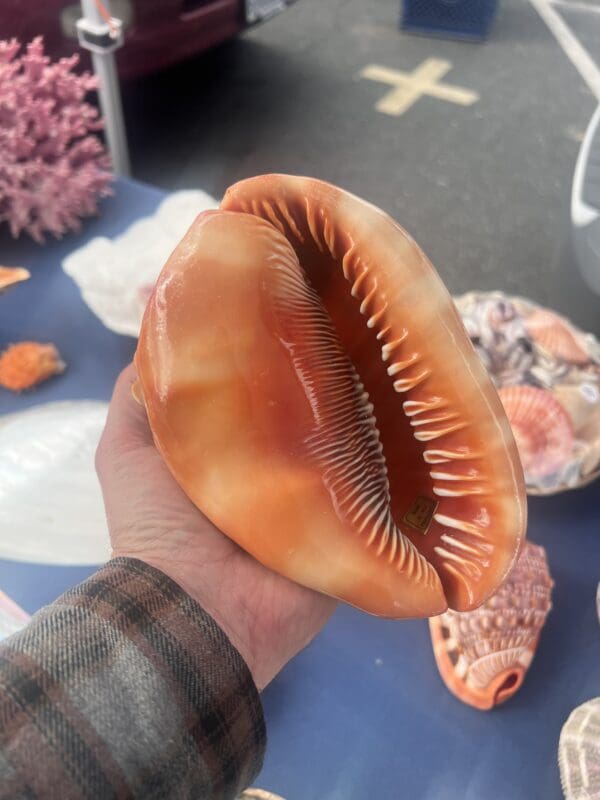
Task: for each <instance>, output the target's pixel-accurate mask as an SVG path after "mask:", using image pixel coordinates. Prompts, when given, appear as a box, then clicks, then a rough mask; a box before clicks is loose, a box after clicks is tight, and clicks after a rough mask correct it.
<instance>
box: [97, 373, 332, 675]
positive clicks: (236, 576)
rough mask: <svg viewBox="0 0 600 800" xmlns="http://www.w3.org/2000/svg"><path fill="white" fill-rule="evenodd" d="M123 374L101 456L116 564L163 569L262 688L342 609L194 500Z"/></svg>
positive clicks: (128, 375)
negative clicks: (133, 561) (229, 532)
mask: <svg viewBox="0 0 600 800" xmlns="http://www.w3.org/2000/svg"><path fill="white" fill-rule="evenodd" d="M134 380H135V370H134V368H133V366H129V367H127V368H126V369H125V370H124V371H123V372H122V373H121V375H120V376H119V379H118V380H117V383H116V385H115V390H114V394H113V397H112V400H111V403H110V408H109V412H108V419H107V421H106V427H105V429H104V432H103V434H102V438H101V440H100V444H99V446H98V451H97V453H96V470H97V472H98V477H99V479H100V485H101V487H102V493H103V495H104V505H105V508H106V516H107V520H108V529H109V532H110V538H111V543H112V548H113V557H115V558H116V557H118V556H126V557H130V558H137V559H140V560H141V561H145V562H146V563H147V564H151V565H152V566H154V567H156V568H157V569H160V570H161V571H162V572H164V573H165V574H166V575H168V576H169V577H170V578H172V579H173V580H174V581H175V582H176V583H178V584H179V585H180V586H181V587H182V589H184V590H185V591H186V592H187V593H188V594H189V595H190V596H191V597H193V598H194V599H195V600H196V601H197V602H198V603H199V604H200V605H201V606H202V608H204V610H205V611H207V612H208V613H209V614H210V615H211V616H212V617H213V619H214V620H215V621H216V622H217V623H218V624H219V625H220V626H221V628H222V629H223V630H224V631H225V633H226V634H227V636H228V637H229V639H230V641H231V643H232V644H233V645H234V647H236V648H237V650H238V651H239V653H240V654H241V656H242V657H243V658H244V660H245V662H246V664H247V665H248V667H249V669H250V671H251V673H252V676H253V678H254V682H255V683H256V685H257V687H258V688H259V690H262V689H263V688H264V687H265V686H266V685H267V684H268V683H269V682H270V681H271V680H272V678H274V677H275V675H276V674H277V673H278V672H279V670H280V669H281V668H282V667H283V666H284V665H285V664H286V663H287V662H288V661H289V659H290V658H292V657H293V656H294V655H296V653H298V652H299V651H300V650H301V649H302V648H303V647H305V646H306V645H307V644H308V643H309V642H310V641H311V640H312V639H313V637H314V636H315V635H316V634H317V633H318V631H319V630H320V629H321V628H322V627H323V625H324V624H325V622H326V621H327V619H328V618H329V616H330V615H331V613H332V612H333V610H334V608H335V601H334V600H332V599H331V598H329V597H326V596H324V595H321V594H318V593H317V592H313V591H312V590H310V589H306V588H304V587H303V586H299V585H298V584H295V583H293V582H292V581H290V580H288V579H286V578H283V577H281V576H280V575H277V574H275V573H274V572H271V570H269V569H267V568H266V567H263V566H262V564H259V562H258V561H256V560H255V559H254V558H252V557H251V556H250V555H248V554H247V553H246V552H244V551H243V550H242V549H241V548H240V547H238V546H237V545H236V544H235V543H234V542H232V541H231V540H230V539H228V538H227V537H226V536H224V535H223V534H222V533H221V531H220V530H218V528H216V527H215V526H214V525H213V524H212V523H211V522H210V521H209V520H208V519H207V518H206V517H205V516H204V515H203V514H202V513H201V512H200V511H199V510H198V509H197V508H196V506H194V505H193V504H192V502H191V501H190V500H189V499H188V497H187V495H185V494H184V492H183V490H182V489H181V488H180V487H179V485H178V484H177V483H176V482H175V479H174V478H173V476H172V475H171V473H170V472H169V470H168V468H167V466H166V464H165V463H164V461H163V459H162V457H161V456H160V454H159V453H158V451H157V450H156V448H155V447H154V443H153V440H152V433H151V431H150V427H149V425H148V421H147V418H146V412H145V411H144V409H143V408H142V407H141V406H140V405H138V403H136V401H135V400H134V399H133V397H132V395H131V384H132V383H133V381H134Z"/></svg>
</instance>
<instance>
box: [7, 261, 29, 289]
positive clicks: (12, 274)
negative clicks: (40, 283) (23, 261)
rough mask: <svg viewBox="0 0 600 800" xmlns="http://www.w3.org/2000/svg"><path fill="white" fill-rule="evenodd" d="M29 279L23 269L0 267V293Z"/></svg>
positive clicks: (27, 273)
mask: <svg viewBox="0 0 600 800" xmlns="http://www.w3.org/2000/svg"><path fill="white" fill-rule="evenodd" d="M30 277H31V274H30V272H29V270H26V269H25V268H24V267H0V292H4V291H5V290H6V289H9V288H10V287H11V286H14V285H15V284H16V283H21V282H22V281H26V280H28V279H29V278H30Z"/></svg>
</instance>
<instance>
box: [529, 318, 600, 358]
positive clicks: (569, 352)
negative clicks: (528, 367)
mask: <svg viewBox="0 0 600 800" xmlns="http://www.w3.org/2000/svg"><path fill="white" fill-rule="evenodd" d="M525 327H526V329H527V332H528V333H529V335H530V336H531V338H532V339H533V340H534V342H535V343H536V344H537V345H539V346H540V347H541V348H543V349H544V350H545V351H546V352H547V353H550V355H552V356H554V357H555V358H558V359H561V360H563V361H568V362H569V363H571V364H586V363H587V362H588V361H589V360H590V356H589V354H588V351H587V349H586V348H585V347H584V345H583V343H580V342H579V339H578V336H577V333H576V332H575V331H574V330H573V328H572V327H571V325H569V323H568V322H567V320H566V319H564V318H563V317H561V316H560V315H559V314H556V313H554V312H553V311H548V310H547V309H544V308H539V309H537V310H536V311H534V312H533V313H532V314H530V315H529V316H528V317H527V319H526V321H525Z"/></svg>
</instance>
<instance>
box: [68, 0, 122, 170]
mask: <svg viewBox="0 0 600 800" xmlns="http://www.w3.org/2000/svg"><path fill="white" fill-rule="evenodd" d="M103 6H104V7H105V8H106V10H107V11H108V12H109V13H110V9H109V4H108V0H103ZM81 10H82V13H83V17H82V19H80V20H78V22H77V31H78V36H79V43H80V45H81V46H82V47H85V48H86V49H87V50H89V51H90V52H91V54H92V63H93V65H94V72H95V73H96V76H97V77H98V84H99V86H98V96H99V99H100V110H101V112H102V116H103V117H104V131H105V134H106V140H107V143H108V149H109V151H110V155H111V159H112V164H113V169H114V171H115V172H116V173H117V175H130V174H131V167H130V164H129V152H128V149H127V135H126V133H125V122H124V119H123V107H122V104H121V92H120V89H119V78H118V76H117V70H116V66H115V60H114V56H113V52H114V50H116V48H117V47H120V46H121V44H122V43H123V35H122V28H121V22H120V20H118V19H115V18H111V24H110V25H109V24H108V22H107V21H106V20H105V19H104V18H103V16H102V14H101V13H100V10H99V8H98V6H97V4H96V3H95V2H94V0H81Z"/></svg>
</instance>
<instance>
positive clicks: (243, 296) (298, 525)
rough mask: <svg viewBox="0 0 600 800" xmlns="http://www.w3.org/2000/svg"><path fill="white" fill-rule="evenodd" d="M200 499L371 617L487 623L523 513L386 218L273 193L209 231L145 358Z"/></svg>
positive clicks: (297, 194)
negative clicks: (477, 613) (486, 609)
mask: <svg viewBox="0 0 600 800" xmlns="http://www.w3.org/2000/svg"><path fill="white" fill-rule="evenodd" d="M135 363H136V367H137V371H138V376H139V384H140V387H139V388H140V391H141V395H142V396H143V400H144V403H145V406H146V410H147V413H148V418H149V421H150V425H151V427H152V430H153V433H154V437H155V441H156V444H157V446H158V448H159V449H160V451H161V453H162V455H163V457H164V458H165V460H166V462H167V464H168V465H169V467H170V469H171V471H172V472H173V474H174V476H175V477H176V479H177V480H178V482H179V483H180V485H181V486H182V487H183V488H184V490H185V491H186V492H187V494H188V496H189V497H190V498H191V499H192V501H193V502H194V503H196V505H197V506H198V507H199V508H201V509H202V510H203V511H204V513H205V514H207V516H208V517H210V519H211V520H212V521H213V522H214V523H215V524H216V525H218V526H219V527H220V528H221V530H223V531H224V532H225V533H226V534H227V535H229V536H230V537H231V538H232V539H234V540H235V541H236V542H237V543H238V544H240V545H241V546H242V547H243V548H244V549H246V550H247V551H249V552H250V553H251V554H252V555H254V556H255V557H256V558H258V559H259V560H260V561H261V562H262V563H264V564H265V565H267V566H269V567H270V568H272V569H274V570H276V571H278V572H280V573H282V574H284V575H286V576H287V577H289V578H292V579H293V580H295V581H297V582H299V583H302V584H304V585H306V586H309V587H311V588H314V589H317V590H319V591H322V592H325V593H327V594H330V595H332V596H335V597H337V598H340V599H342V600H345V601H346V602H349V603H351V604H353V605H356V606H358V607H360V608H362V609H365V610H367V611H370V612H372V613H375V614H378V615H382V616H389V617H404V616H412V617H415V616H428V615H430V614H435V613H439V612H440V611H443V610H444V609H445V608H446V607H447V606H448V604H449V605H451V606H452V607H454V608H461V609H465V608H472V607H473V606H476V605H478V604H479V603H481V602H482V601H483V600H484V599H485V598H486V597H488V596H489V595H490V594H491V593H493V592H494V591H495V589H496V588H497V586H498V584H499V583H500V582H501V581H502V580H503V579H504V577H505V576H506V575H507V574H508V572H509V571H510V569H511V567H512V565H513V563H514V561H515V559H516V556H517V553H518V550H519V547H520V545H521V542H522V538H523V535H524V529H525V523H526V505H525V496H524V485H523V478H522V471H521V468H520V464H519V460H518V455H517V450H516V445H515V442H514V439H513V436H512V433H511V430H510V426H509V425H508V422H507V419H506V416H505V414H504V411H503V409H502V405H501V403H500V401H499V399H498V396H497V394H496V392H495V390H494V388H493V386H492V384H491V382H490V380H489V378H488V376H487V374H486V372H485V370H484V369H483V368H482V366H481V364H480V362H479V360H478V359H477V357H476V355H475V353H474V351H473V348H472V347H471V345H470V343H469V340H468V337H467V336H466V334H465V331H464V329H463V327H462V325H461V322H460V319H459V317H458V315H457V314H456V311H455V308H454V305H453V303H452V301H451V298H450V296H449V295H448V293H447V291H446V289H445V287H444V286H443V284H442V283H441V281H440V279H439V277H438V276H437V274H436V272H435V270H434V269H433V267H432V266H431V264H430V263H429V262H428V260H427V258H426V257H425V255H424V254H423V253H422V251H421V250H420V249H419V248H418V246H417V245H416V244H415V242H414V241H413V240H412V239H411V238H410V237H409V236H408V235H407V234H406V232H405V231H404V230H403V229H402V228H400V226H399V225H397V224H396V223H395V222H394V221H393V220H392V219H390V218H389V217H388V216H387V215H385V214H384V213H383V212H381V211H380V210H379V209H377V208H375V207H374V206H371V205H369V204H368V203H365V202H364V201H362V200H360V199H358V198H356V197H354V196H353V195H350V194H348V193H346V192H343V191H342V190H340V189H337V188H336V187H333V186H331V185H329V184H326V183H323V182H321V181H315V180H312V179H308V178H295V177H291V176H263V177H260V178H255V179H250V180H247V181H243V182H241V183H240V184H237V185H236V186H234V187H232V188H231V189H230V190H228V192H227V193H226V195H225V198H224V200H223V203H222V210H221V211H219V212H210V211H209V212H205V213H204V214H202V215H200V217H199V218H198V219H197V220H196V222H195V223H194V224H193V226H192V227H191V228H190V230H189V232H188V233H187V235H186V236H185V237H184V239H183V240H182V242H181V244H180V245H179V246H178V247H177V248H176V250H175V252H174V253H173V255H172V256H171V258H170V259H169V261H168V262H167V264H166V266H165V268H164V269H163V271H162V273H161V275H160V277H159V279H158V281H157V283H156V286H155V289H154V291H153V293H152V296H151V297H150V300H149V303H148V306H147V309H146V313H145V316H144V320H143V323H142V330H141V334H140V339H139V343H138V349H137V352H136V357H135Z"/></svg>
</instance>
